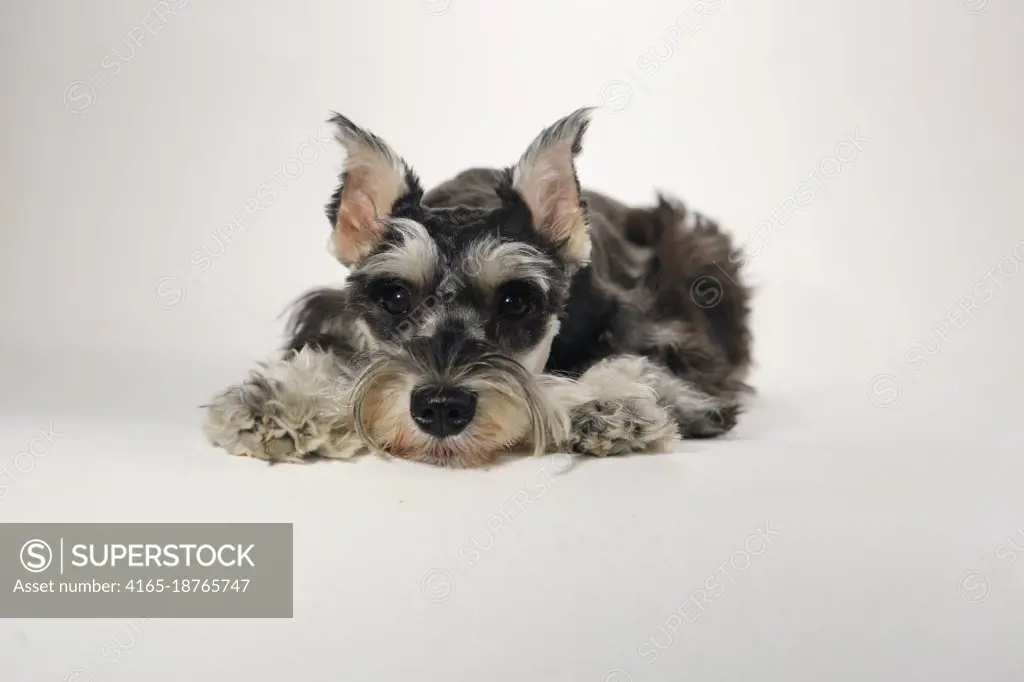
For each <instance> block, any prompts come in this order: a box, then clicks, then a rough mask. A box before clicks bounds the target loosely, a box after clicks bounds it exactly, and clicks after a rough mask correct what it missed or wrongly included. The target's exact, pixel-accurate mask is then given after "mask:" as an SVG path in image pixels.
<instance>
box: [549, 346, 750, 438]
mask: <svg viewBox="0 0 1024 682" xmlns="http://www.w3.org/2000/svg"><path fill="white" fill-rule="evenodd" d="M545 383H546V385H547V387H548V391H549V395H550V396H551V397H552V398H553V399H554V401H555V402H556V403H557V404H558V405H559V406H560V407H561V408H562V409H564V410H566V411H567V412H568V414H569V420H570V423H571V430H570V437H569V443H568V446H569V449H571V450H572V451H573V452H577V453H580V454H589V455H597V456H599V457H604V456H607V455H618V454H624V453H628V452H639V451H642V450H647V449H649V448H653V447H664V446H665V445H667V444H668V443H669V442H671V441H672V440H675V439H676V438H678V437H679V436H680V435H682V436H683V437H684V438H706V437H711V436H716V435H719V434H722V433H725V432H726V431H728V430H729V429H730V428H732V426H733V425H734V424H735V421H736V406H735V405H729V404H726V403H725V402H724V401H722V400H721V399H719V398H715V397H712V396H710V395H707V394H706V393H703V392H702V391H700V390H698V389H697V388H695V387H694V386H693V385H691V384H689V383H687V382H686V381H684V380H682V379H680V378H679V377H677V376H675V375H674V374H672V373H671V372H670V371H669V370H667V369H665V368H664V367H661V366H660V365H658V364H656V363H654V362H651V361H650V360H648V359H647V358H644V357H640V356H637V355H619V356H614V357H611V358H607V359H605V360H602V361H601V362H598V363H597V364H595V365H594V366H593V367H591V368H590V369H588V370H587V371H586V372H584V373H583V375H582V376H581V377H580V378H579V380H578V381H575V382H570V381H567V380H565V381H559V380H557V379H552V380H548V381H546V382H545Z"/></svg>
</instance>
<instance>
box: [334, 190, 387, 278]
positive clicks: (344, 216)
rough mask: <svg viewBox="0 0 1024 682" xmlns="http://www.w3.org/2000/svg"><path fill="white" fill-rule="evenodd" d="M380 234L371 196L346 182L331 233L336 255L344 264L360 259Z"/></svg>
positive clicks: (381, 227) (369, 249) (381, 231)
mask: <svg viewBox="0 0 1024 682" xmlns="http://www.w3.org/2000/svg"><path fill="white" fill-rule="evenodd" d="M382 233H383V224H382V223H381V221H380V220H378V216H377V211H376V208H375V207H374V205H373V200H372V199H371V198H370V195H368V194H367V193H366V192H363V191H361V190H360V189H359V188H358V187H355V186H352V185H351V184H346V186H345V188H344V189H343V190H342V193H341V206H340V207H339V209H338V222H337V223H336V224H335V229H334V234H333V235H331V239H332V240H333V243H334V253H335V255H336V256H337V258H338V259H339V260H341V261H342V262H345V263H353V262H355V261H357V260H359V259H360V258H362V257H363V256H365V255H366V254H367V253H369V252H370V251H371V250H372V249H373V247H374V246H375V245H376V244H377V242H378V241H380V238H381V236H382Z"/></svg>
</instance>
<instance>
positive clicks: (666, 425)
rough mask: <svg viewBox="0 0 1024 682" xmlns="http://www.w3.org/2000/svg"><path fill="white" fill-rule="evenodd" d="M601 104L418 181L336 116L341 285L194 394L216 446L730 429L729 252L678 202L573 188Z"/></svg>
mask: <svg viewBox="0 0 1024 682" xmlns="http://www.w3.org/2000/svg"><path fill="white" fill-rule="evenodd" d="M592 111H593V110H592V109H581V110H579V111H576V112H574V113H572V114H570V115H569V116H566V117H565V118H562V119H561V120H559V121H557V122H556V123H554V124H553V125H551V126H550V127H548V128H546V129H545V130H543V131H542V132H541V133H540V135H539V136H538V137H537V138H536V139H535V140H534V141H533V142H532V143H531V144H530V145H529V146H528V147H527V148H526V151H525V153H523V155H522V157H521V158H520V159H519V161H518V162H517V163H516V164H515V165H513V166H511V167H507V168H504V169H501V170H498V169H486V168H474V169H470V170H467V171H464V172H462V173H460V174H458V175H457V176H455V177H454V178H452V179H450V180H448V181H447V182H444V183H443V184H441V185H440V186H438V187H436V188H434V189H433V190H432V191H430V192H426V193H425V192H424V190H423V188H422V186H421V184H420V181H419V178H418V177H417V175H416V174H415V172H414V171H413V169H412V167H411V166H409V165H408V164H407V163H406V162H405V160H404V159H402V157H400V156H399V155H398V154H397V153H396V152H395V151H394V150H393V149H392V148H391V147H390V146H389V145H388V144H387V143H385V142H384V140H383V139H381V138H380V137H378V136H377V135H375V134H373V133H371V132H369V131H367V130H365V129H363V128H360V127H358V126H356V125H355V124H354V123H353V122H352V121H350V120H349V119H347V118H345V117H344V116H342V115H340V114H335V115H334V116H333V117H332V118H331V119H330V122H331V123H333V124H334V126H335V128H336V131H337V132H336V138H337V140H338V141H339V142H340V144H341V146H342V148H343V150H344V152H345V161H344V165H343V168H342V171H341V175H340V179H339V184H338V188H337V191H335V192H334V194H333V196H332V197H331V199H330V201H329V202H328V204H327V206H326V213H327V217H328V219H329V220H330V223H331V235H330V238H329V240H328V250H329V251H330V252H331V254H332V255H333V256H334V257H335V258H337V259H338V260H339V261H340V262H341V263H342V264H343V265H345V266H346V267H347V268H348V274H347V278H346V281H345V284H344V286H343V287H342V288H340V289H318V290H314V291H312V292H310V293H307V294H306V295H305V296H303V297H302V298H301V299H300V300H299V301H298V302H297V303H296V304H295V307H294V308H293V310H292V315H291V318H290V320H289V324H288V336H289V339H290V340H289V342H288V344H287V346H286V348H285V349H284V352H283V354H282V355H281V356H280V357H278V358H276V359H273V360H271V361H269V362H266V363H263V364H262V365H261V366H260V368H259V369H258V370H256V371H254V372H253V373H252V374H251V376H250V377H249V378H248V379H247V380H246V381H244V382H243V383H241V384H239V385H236V386H232V387H230V388H228V389H227V390H225V391H223V392H222V393H221V394H219V395H218V396H216V397H215V399H214V400H213V401H212V403H210V404H209V405H207V406H205V408H206V419H205V424H204V430H205V433H206V435H207V436H208V438H209V439H210V441H211V442H212V443H213V444H215V445H217V446H220V447H222V448H224V449H225V450H227V451H228V452H230V453H232V454H235V455H244V456H250V457H256V458H259V459H263V460H268V461H270V462H282V461H307V460H309V459H312V458H343V459H344V458H349V457H352V456H354V455H357V454H360V453H364V452H378V453H383V454H386V455H391V456H396V457H399V458H404V459H409V460H414V461H419V462H425V463H429V464H434V465H440V466H445V467H475V466H482V465H486V464H488V463H490V462H492V461H494V459H495V458H496V457H497V456H498V454H499V453H501V452H503V451H507V450H512V449H526V450H532V451H533V452H534V453H543V452H555V451H558V452H572V453H578V454H581V455H584V454H585V455H596V456H601V457H603V456H608V455H618V454H626V453H632V452H639V451H644V450H648V449H653V448H663V447H665V446H666V445H668V444H669V443H670V442H672V441H673V440H675V439H677V438H679V437H682V438H709V437H714V436H718V435H721V434H724V433H726V432H728V431H729V430H730V429H732V428H733V426H734V425H735V424H736V420H737V416H738V414H739V412H740V408H741V405H742V402H743V399H744V397H745V396H746V395H747V394H748V393H750V392H751V391H752V389H751V388H750V387H749V386H748V385H747V384H746V383H745V379H746V375H747V373H748V370H749V367H750V364H751V335H750V331H749V328H748V318H749V312H750V311H749V298H750V292H749V289H748V288H747V286H746V285H744V284H743V281H742V279H741V273H740V270H741V265H742V257H741V254H740V253H739V251H738V250H734V249H733V247H732V245H731V241H730V239H729V237H728V236H727V235H726V234H724V233H723V232H722V231H720V230H719V227H718V226H717V224H716V223H715V222H713V221H711V220H709V219H708V218H706V217H704V216H703V215H700V214H698V213H696V212H692V211H691V210H689V209H688V208H687V207H686V206H684V205H683V204H682V203H681V202H680V201H678V200H675V199H672V198H670V197H667V196H664V195H659V196H658V200H657V202H656V204H655V205H654V206H652V207H647V208H631V207H627V206H625V205H623V204H621V203H619V202H617V201H615V200H613V199H611V198H609V197H606V196H603V195H601V194H598V193H596V192H592V191H585V190H582V189H581V187H580V183H579V180H578V178H577V174H576V166H575V160H576V157H577V156H578V154H579V153H580V151H581V145H582V142H583V138H584V134H585V132H586V130H587V128H588V125H589V123H590V120H591V115H592Z"/></svg>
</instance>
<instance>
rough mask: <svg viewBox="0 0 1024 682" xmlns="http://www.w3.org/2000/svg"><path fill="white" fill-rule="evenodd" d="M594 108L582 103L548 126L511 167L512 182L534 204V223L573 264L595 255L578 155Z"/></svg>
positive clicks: (524, 198) (531, 206)
mask: <svg viewBox="0 0 1024 682" xmlns="http://www.w3.org/2000/svg"><path fill="white" fill-rule="evenodd" d="M592 111H593V109H591V108H586V109H579V110H578V111H575V112H573V113H571V114H569V115H568V116H566V117H565V118H563V119H561V120H560V121H558V122H557V123H555V124H554V125H552V126H551V127H549V128H547V129H546V130H544V132H542V133H541V134H540V135H538V136H537V139H535V140H534V141H533V142H532V143H531V144H530V146H529V147H528V148H527V150H526V153H525V154H523V156H522V158H520V159H519V163H518V164H516V166H515V167H514V168H513V169H512V186H513V188H514V189H515V190H516V191H517V192H518V193H519V195H520V196H521V197H522V198H523V200H524V201H525V202H526V205H527V206H529V208H530V212H531V213H532V215H533V222H534V227H535V228H536V229H537V231H538V232H539V233H540V234H541V235H543V236H544V237H546V238H547V239H548V240H549V241H551V243H553V244H555V245H556V246H557V247H558V249H559V251H560V253H561V254H562V257H563V258H565V260H567V261H568V262H570V263H572V264H574V265H581V264H583V263H585V262H587V260H588V259H589V258H590V235H589V233H588V231H587V217H586V214H585V212H584V208H583V205H582V203H581V201H580V183H579V180H578V179H577V177H576V166H575V164H574V159H575V158H576V155H577V154H579V153H580V150H581V148H582V146H581V145H582V143H583V134H584V133H585V132H586V131H587V126H588V125H590V114H591V112H592Z"/></svg>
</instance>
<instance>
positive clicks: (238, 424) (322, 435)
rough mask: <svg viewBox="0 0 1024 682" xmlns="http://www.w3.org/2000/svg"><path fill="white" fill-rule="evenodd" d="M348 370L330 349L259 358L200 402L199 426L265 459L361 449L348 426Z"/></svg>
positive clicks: (238, 451)
mask: <svg viewBox="0 0 1024 682" xmlns="http://www.w3.org/2000/svg"><path fill="white" fill-rule="evenodd" d="M351 386H352V381H351V373H350V372H349V371H348V368H347V367H345V365H344V364H342V363H341V361H340V360H339V359H338V357H337V356H336V355H334V354H331V353H325V352H322V351H319V350H313V349H311V348H308V347H307V348H303V349H302V350H299V351H294V352H290V353H289V354H288V355H287V356H286V357H284V358H283V359H280V360H273V361H270V362H268V363H265V364H264V365H263V366H262V367H261V369H260V370H257V371H254V372H252V374H251V375H250V376H249V378H248V379H247V380H246V381H245V382H243V383H242V384H239V385H236V386H231V387H229V388H228V389H226V390H225V391H223V392H222V393H221V394H220V395H218V396H217V397H216V398H215V399H214V400H213V402H212V403H211V404H209V405H206V406H205V407H206V408H207V414H206V420H205V423H204V425H203V430H204V432H205V433H206V435H207V437H208V438H209V439H210V441H211V442H212V443H213V444H214V445H218V446H220V447H222V448H224V449H225V450H227V451H228V452H230V453H231V454H233V455H242V456H247V457H256V458H258V459H264V460H268V461H270V462H285V461H290V462H297V461H302V460H303V459H307V458H309V457H312V456H319V457H332V458H348V457H351V456H353V455H355V454H358V453H360V452H361V451H363V449H364V448H363V445H362V443H361V441H360V439H359V437H358V436H357V435H356V433H355V429H354V427H353V421H352V419H353V417H352V410H351V407H350V404H349V399H348V397H349V396H348V392H349V390H350V389H351Z"/></svg>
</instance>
